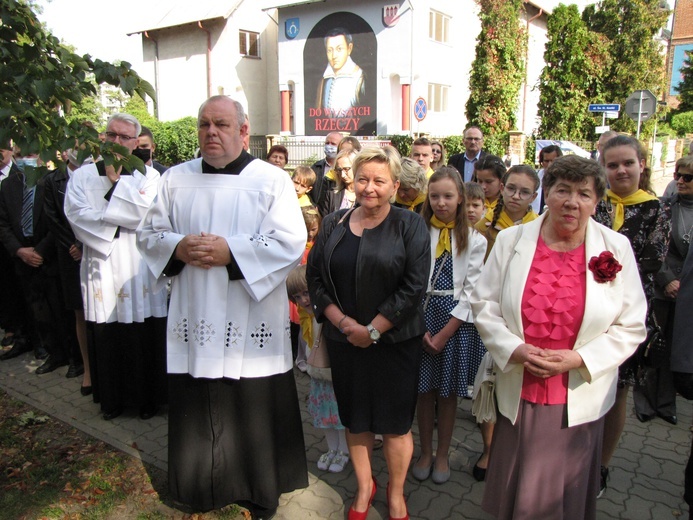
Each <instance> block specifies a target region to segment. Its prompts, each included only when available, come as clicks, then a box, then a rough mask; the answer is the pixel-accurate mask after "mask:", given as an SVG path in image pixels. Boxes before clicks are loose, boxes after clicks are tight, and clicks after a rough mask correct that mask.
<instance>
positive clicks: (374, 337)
mask: <svg viewBox="0 0 693 520" xmlns="http://www.w3.org/2000/svg"><path fill="white" fill-rule="evenodd" d="M368 332H369V336H370V337H371V339H372V340H373V341H378V340H379V339H380V332H378V330H377V329H375V328H374V327H373V326H372V325H370V326H369V327H368Z"/></svg>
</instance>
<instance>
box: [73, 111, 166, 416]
mask: <svg viewBox="0 0 693 520" xmlns="http://www.w3.org/2000/svg"><path fill="white" fill-rule="evenodd" d="M139 132H140V124H139V122H138V121H137V119H136V118H135V117H133V116H131V115H129V114H114V115H113V116H111V118H110V119H109V120H108V124H107V126H106V139H108V140H109V141H112V142H117V143H118V144H120V145H122V146H125V147H126V148H128V149H130V150H131V151H132V150H133V149H134V148H135V147H137V137H138V136H139ZM159 177H160V176H159V173H158V172H157V171H156V170H155V169H154V168H152V167H150V166H147V167H146V174H144V175H143V174H142V173H140V172H139V171H137V170H135V171H132V172H130V171H128V170H127V169H125V168H120V169H119V170H118V171H116V170H115V169H114V167H113V166H105V164H104V162H103V161H98V162H97V163H95V164H88V165H85V166H83V167H81V168H78V169H77V170H75V171H74V172H72V174H71V175H70V180H69V182H68V184H67V191H66V193H65V215H66V216H67V219H68V221H69V222H70V225H71V226H72V229H73V231H74V233H75V236H76V237H77V239H78V240H79V241H80V242H82V244H84V246H83V251H82V262H81V267H80V280H81V285H82V299H83V302H84V314H85V318H86V320H87V326H88V330H89V358H90V364H91V366H92V387H93V389H94V401H95V402H100V403H101V410H102V412H103V418H104V419H106V420H111V419H113V418H115V417H117V416H118V415H120V414H121V413H122V412H123V409H124V408H125V407H130V406H132V407H137V408H139V414H140V417H141V418H142V419H149V418H151V417H152V416H153V415H154V414H155V413H156V412H157V408H158V405H159V404H162V403H164V402H165V401H166V364H165V362H166V361H165V328H166V320H165V316H166V291H165V290H161V289H157V288H156V279H155V278H154V276H153V275H152V274H151V272H150V271H149V269H148V268H147V264H146V263H145V262H144V260H143V258H142V255H140V253H139V251H138V250H137V245H136V235H135V230H136V229H137V226H138V225H139V223H140V221H141V220H142V217H143V216H144V214H145V213H146V211H147V209H148V208H149V206H150V204H151V202H152V200H153V199H154V197H155V195H156V188H157V183H158V180H159Z"/></svg>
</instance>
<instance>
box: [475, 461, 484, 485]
mask: <svg viewBox="0 0 693 520" xmlns="http://www.w3.org/2000/svg"><path fill="white" fill-rule="evenodd" d="M479 460H481V457H479ZM479 460H477V461H476V463H475V464H474V467H473V468H472V476H473V477H474V480H476V481H477V482H483V481H484V480H486V468H480V467H479Z"/></svg>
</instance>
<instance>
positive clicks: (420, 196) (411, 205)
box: [395, 191, 426, 211]
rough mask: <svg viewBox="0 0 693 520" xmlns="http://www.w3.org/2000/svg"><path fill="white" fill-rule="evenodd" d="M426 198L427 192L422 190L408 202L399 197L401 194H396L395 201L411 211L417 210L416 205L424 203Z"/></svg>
mask: <svg viewBox="0 0 693 520" xmlns="http://www.w3.org/2000/svg"><path fill="white" fill-rule="evenodd" d="M425 200H426V194H425V193H424V192H422V191H420V192H419V194H418V195H417V196H416V198H415V199H414V200H413V201H411V202H406V201H404V200H402V199H400V198H399V195H395V202H396V203H397V204H399V205H400V206H402V207H405V208H407V209H408V210H409V211H416V206H418V205H419V204H421V203H423V201H425Z"/></svg>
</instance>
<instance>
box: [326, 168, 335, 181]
mask: <svg viewBox="0 0 693 520" xmlns="http://www.w3.org/2000/svg"><path fill="white" fill-rule="evenodd" d="M325 178H326V179H330V180H331V181H334V182H337V172H335V171H334V169H333V168H330V171H328V172H327V173H326V174H325Z"/></svg>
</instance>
